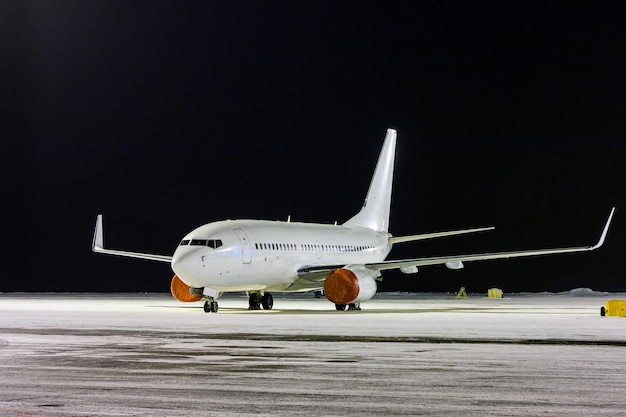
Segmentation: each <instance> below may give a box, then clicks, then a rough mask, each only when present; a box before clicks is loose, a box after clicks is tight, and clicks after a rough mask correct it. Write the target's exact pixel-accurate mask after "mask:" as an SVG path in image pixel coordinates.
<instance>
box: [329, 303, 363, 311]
mask: <svg viewBox="0 0 626 417" xmlns="http://www.w3.org/2000/svg"><path fill="white" fill-rule="evenodd" d="M346 307H348V311H361V303H352V304H348V305H346V304H335V309H336V310H337V311H345V309H346Z"/></svg>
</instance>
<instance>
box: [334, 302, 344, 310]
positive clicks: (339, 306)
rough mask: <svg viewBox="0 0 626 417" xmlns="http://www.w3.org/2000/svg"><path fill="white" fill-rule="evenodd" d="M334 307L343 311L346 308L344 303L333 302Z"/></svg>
mask: <svg viewBox="0 0 626 417" xmlns="http://www.w3.org/2000/svg"><path fill="white" fill-rule="evenodd" d="M335 309H336V310H337V311H344V310H345V309H346V305H345V304H335Z"/></svg>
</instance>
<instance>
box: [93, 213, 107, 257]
mask: <svg viewBox="0 0 626 417" xmlns="http://www.w3.org/2000/svg"><path fill="white" fill-rule="evenodd" d="M103 249H104V237H103V236H102V214H98V217H96V229H95V230H94V232H93V241H92V242H91V250H92V251H94V252H99V251H102V250H103Z"/></svg>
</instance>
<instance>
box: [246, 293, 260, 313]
mask: <svg viewBox="0 0 626 417" xmlns="http://www.w3.org/2000/svg"><path fill="white" fill-rule="evenodd" d="M260 309H261V297H260V296H259V293H257V292H253V293H250V297H249V298H248V310H260Z"/></svg>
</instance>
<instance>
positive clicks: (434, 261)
mask: <svg viewBox="0 0 626 417" xmlns="http://www.w3.org/2000/svg"><path fill="white" fill-rule="evenodd" d="M614 212H615V207H613V208H612V209H611V213H610V214H609V218H608V220H607V221H606V224H605V226H604V229H603V230H602V234H601V235H600V239H599V240H598V242H597V243H596V244H595V245H593V246H579V247H571V248H557V249H536V250H525V251H514V252H495V253H481V254H473V255H454V256H437V257H431V258H415V259H398V260H390V261H382V262H375V263H367V264H365V265H364V266H365V267H367V268H370V269H373V270H378V271H383V270H386V269H398V268H402V267H409V266H427V265H441V264H446V263H448V262H452V263H456V262H472V261H485V260H489V259H507V258H521V257H526V256H538V255H554V254H557V253H573V252H588V251H593V250H596V249H598V248H599V247H600V246H602V245H603V244H604V240H605V238H606V235H607V233H608V231H609V226H610V224H611V219H612V218H613V213H614ZM344 266H345V265H325V266H312V267H307V268H302V269H300V270H299V271H298V276H299V278H300V279H306V280H309V281H312V282H315V281H317V280H321V281H323V280H324V279H325V278H326V276H328V274H330V273H331V272H332V271H334V270H335V269H337V268H342V267H344Z"/></svg>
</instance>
